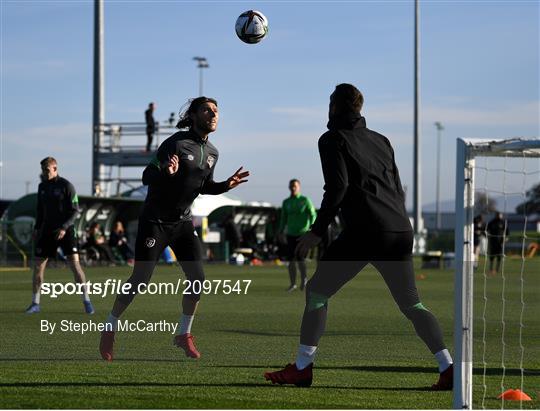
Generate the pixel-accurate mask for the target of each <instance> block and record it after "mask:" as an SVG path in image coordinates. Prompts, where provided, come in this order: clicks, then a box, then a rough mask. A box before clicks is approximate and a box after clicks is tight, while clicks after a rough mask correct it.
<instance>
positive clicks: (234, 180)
mask: <svg viewBox="0 0 540 411" xmlns="http://www.w3.org/2000/svg"><path fill="white" fill-rule="evenodd" d="M243 168H244V167H243V166H242V167H240V168H239V169H238V170H236V173H234V174H233V175H232V176H230V177H229V178H228V179H227V182H228V183H229V190H230V189H233V188H235V187H238V186H239V185H240V184H242V183H245V182H246V181H248V180H246V179H245V178H246V177H249V171H247V170H246V171H242V170H243Z"/></svg>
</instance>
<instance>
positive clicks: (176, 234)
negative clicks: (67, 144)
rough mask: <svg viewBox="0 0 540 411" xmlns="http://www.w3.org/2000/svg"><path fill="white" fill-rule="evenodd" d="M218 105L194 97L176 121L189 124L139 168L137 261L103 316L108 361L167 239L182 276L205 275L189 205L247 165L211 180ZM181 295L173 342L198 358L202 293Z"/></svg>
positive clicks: (222, 187)
mask: <svg viewBox="0 0 540 411" xmlns="http://www.w3.org/2000/svg"><path fill="white" fill-rule="evenodd" d="M218 118H219V115H218V108H217V102H216V100H214V99H211V98H207V97H198V98H196V99H194V100H192V101H191V104H190V105H189V108H188V109H187V110H186V111H185V113H183V114H182V115H181V116H180V121H179V122H178V125H177V127H178V128H179V129H183V128H187V127H189V130H188V131H179V132H177V133H176V134H173V135H172V136H171V137H169V138H168V139H167V140H165V141H164V142H163V143H162V144H161V145H160V147H159V149H158V151H157V154H156V157H155V158H154V159H153V160H152V162H151V163H150V164H149V165H148V166H147V167H146V169H145V170H144V172H143V183H144V184H145V185H148V195H147V196H146V200H145V202H144V207H143V211H142V213H141V216H140V219H139V228H138V231H137V240H136V243H135V267H134V268H133V274H132V275H131V277H130V278H129V279H128V280H127V281H126V283H129V284H131V285H132V289H131V291H130V292H129V293H125V294H119V295H118V296H117V298H116V301H115V303H114V306H113V309H112V311H111V314H110V315H109V318H108V319H107V323H106V325H107V330H106V331H105V332H103V333H102V336H101V343H100V352H101V356H102V358H103V359H105V360H107V361H112V359H113V344H114V333H115V331H116V330H117V323H118V317H120V315H121V314H122V313H123V312H124V311H125V309H126V308H127V307H128V305H129V304H130V303H131V301H132V300H133V298H134V297H135V293H137V291H139V288H138V287H140V286H141V284H147V283H148V282H149V281H150V277H151V276H152V272H153V270H154V268H155V265H156V263H157V261H158V259H159V256H160V255H161V253H162V251H163V249H164V248H165V247H166V246H167V245H170V246H171V248H172V249H173V251H174V253H175V255H176V257H177V260H178V261H179V263H180V265H181V267H182V270H183V271H184V273H185V274H186V277H187V278H188V279H189V280H191V281H192V282H193V281H196V280H198V281H201V282H202V281H204V271H203V265H202V251H201V244H200V242H199V238H198V236H197V232H196V231H195V229H194V227H193V223H192V221H191V205H192V203H193V200H195V198H196V197H197V196H198V195H199V194H221V193H224V192H226V191H228V190H230V189H232V188H235V187H237V186H238V185H240V184H242V183H244V182H246V181H247V180H246V177H248V176H249V172H248V171H243V170H242V167H240V168H239V169H238V170H237V171H236V172H235V173H234V174H233V175H232V176H231V177H230V178H228V179H227V180H225V181H223V182H219V183H218V182H215V181H214V169H215V167H216V163H217V160H218V157H219V153H218V150H217V149H216V147H215V146H214V145H213V144H212V143H210V142H209V141H208V135H209V134H210V133H212V132H214V131H215V130H216V128H217V124H218ZM192 290H193V293H192V294H191V295H188V294H186V295H184V297H183V300H182V312H183V314H182V316H181V318H180V321H179V327H178V328H179V329H178V334H177V335H176V336H175V338H174V344H175V345H176V346H178V347H180V348H182V349H184V351H185V353H186V355H187V356H188V357H192V358H199V357H200V353H199V352H198V351H197V349H196V348H195V345H194V344H193V336H192V335H191V324H192V322H193V316H194V314H195V311H196V309H197V304H198V302H199V299H200V293H196V291H197V288H193V289H192Z"/></svg>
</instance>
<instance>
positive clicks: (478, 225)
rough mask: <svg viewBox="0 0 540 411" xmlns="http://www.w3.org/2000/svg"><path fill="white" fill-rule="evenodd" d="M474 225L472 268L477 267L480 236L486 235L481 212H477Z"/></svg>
mask: <svg viewBox="0 0 540 411" xmlns="http://www.w3.org/2000/svg"><path fill="white" fill-rule="evenodd" d="M473 226H474V268H478V261H479V260H480V245H481V242H482V237H485V236H486V232H485V231H486V223H484V218H483V217H482V214H478V215H477V216H476V217H474V220H473Z"/></svg>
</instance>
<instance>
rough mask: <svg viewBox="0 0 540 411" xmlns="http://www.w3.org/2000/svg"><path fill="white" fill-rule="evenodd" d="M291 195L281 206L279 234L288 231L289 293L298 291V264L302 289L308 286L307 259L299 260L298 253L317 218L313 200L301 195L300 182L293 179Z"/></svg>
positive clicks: (290, 184)
mask: <svg viewBox="0 0 540 411" xmlns="http://www.w3.org/2000/svg"><path fill="white" fill-rule="evenodd" d="M289 191H290V192H291V195H290V196H289V197H287V198H286V199H285V200H283V204H282V205H281V217H280V221H279V232H280V233H281V232H283V230H284V229H286V231H285V234H286V236H287V259H288V260H289V266H288V269H289V279H290V285H289V288H288V289H287V291H288V292H291V291H294V290H296V264H298V268H299V270H300V289H301V290H303V289H304V287H305V285H306V259H305V258H299V257H298V256H297V255H296V253H295V250H296V246H297V245H298V240H299V239H300V237H301V236H302V235H304V234H305V233H306V232H307V231H308V230H309V228H310V227H311V224H313V223H314V221H315V218H316V217H317V212H316V211H315V207H313V203H312V202H311V200H310V199H309V198H308V197H306V196H303V195H302V194H301V193H300V180H298V179H296V178H293V179H292V180H291V181H289Z"/></svg>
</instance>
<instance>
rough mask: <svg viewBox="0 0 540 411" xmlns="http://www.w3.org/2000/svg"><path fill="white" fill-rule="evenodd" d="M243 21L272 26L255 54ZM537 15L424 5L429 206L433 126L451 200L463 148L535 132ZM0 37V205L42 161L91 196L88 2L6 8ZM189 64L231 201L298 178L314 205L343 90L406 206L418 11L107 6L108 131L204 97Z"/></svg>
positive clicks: (379, 6) (521, 5) (315, 5)
mask: <svg viewBox="0 0 540 411" xmlns="http://www.w3.org/2000/svg"><path fill="white" fill-rule="evenodd" d="M247 9H258V10H261V11H262V12H263V13H264V14H265V15H266V16H267V17H268V19H269V22H270V33H269V35H268V37H267V38H266V39H265V40H264V41H263V42H262V43H260V44H258V45H246V44H243V43H242V42H240V41H239V40H238V39H237V38H236V35H235V33H234V22H235V20H236V17H237V16H238V15H239V14H240V13H241V12H242V11H244V10H247ZM539 17H540V16H539V3H538V1H530V2H519V1H508V2H504V1H499V2H494V1H493V2H487V1H482V2H480V1H452V2H445V1H440V2H439V1H437V2H435V1H423V2H421V47H422V49H421V76H422V79H421V110H422V159H423V163H422V169H423V173H422V183H423V184H422V197H423V202H424V203H433V201H434V199H435V170H436V163H435V148H436V146H435V141H436V139H435V137H436V131H435V127H434V126H433V123H434V122H435V121H440V122H442V123H443V125H444V126H445V130H444V132H443V142H442V153H443V154H442V172H441V176H442V180H443V184H442V187H443V191H442V195H441V196H442V199H444V200H450V199H453V196H454V188H453V187H454V173H455V166H454V162H455V140H456V138H457V137H513V136H529V137H532V136H538V135H539V134H540V130H539V107H540V106H539V100H540V99H539ZM1 26H2V28H1V30H2V31H1V51H2V55H1V69H2V89H1V100H2V101H1V102H2V106H1V115H2V124H1V133H2V144H1V153H0V154H1V160H2V167H1V190H0V197H2V198H11V199H14V198H17V197H19V196H20V195H22V194H24V192H25V188H26V187H25V181H31V184H30V190H31V191H33V190H35V189H36V188H37V183H38V181H37V175H38V173H39V160H40V159H41V158H43V157H45V156H46V155H53V156H55V157H57V158H58V160H59V162H60V172H61V174H62V175H63V176H65V177H66V178H68V179H70V180H71V181H72V182H73V183H74V184H75V185H76V188H77V190H78V191H79V192H80V193H82V194H88V193H89V192H90V185H91V184H90V179H91V134H90V131H91V121H92V50H93V49H92V29H93V3H92V2H82V1H71V2H66V1H57V2H47V1H40V2H37V1H34V2H30V1H16V2H15V1H5V0H4V1H2V2H1ZM198 55H201V56H205V57H206V58H207V59H208V61H209V63H210V68H209V69H208V70H206V71H205V87H204V93H205V94H206V95H209V96H212V97H215V98H217V100H218V101H219V105H220V111H221V120H220V125H219V129H218V131H217V132H216V133H214V134H213V135H211V139H212V140H213V141H214V143H215V144H216V146H217V147H218V148H219V149H220V153H221V157H220V161H219V164H218V166H217V169H216V177H217V178H221V179H222V178H226V177H228V176H229V175H230V174H231V173H232V172H233V171H234V170H235V169H236V168H237V167H238V166H240V165H244V166H245V167H246V168H248V169H249V170H251V172H252V174H253V175H252V177H251V179H250V182H249V183H248V184H246V185H244V186H243V187H241V188H239V189H238V190H236V191H235V193H234V194H236V195H237V196H239V197H240V198H242V199H243V200H246V201H252V200H259V201H261V200H264V201H270V202H272V203H274V204H279V203H280V202H281V200H282V198H283V197H285V196H286V195H287V182H288V180H289V179H290V178H291V177H296V178H299V179H300V180H302V182H303V191H304V193H305V194H307V195H309V196H310V197H312V198H313V200H314V202H315V203H319V202H320V199H321V195H322V185H323V181H322V174H321V172H320V165H319V159H318V153H317V144H316V143H317V139H318V137H319V136H320V135H321V134H322V133H323V132H324V131H325V130H326V128H325V125H326V121H327V106H328V96H329V95H330V93H331V92H332V90H333V88H334V86H335V85H336V84H338V83H341V82H349V83H353V84H355V85H356V86H357V87H358V88H359V89H360V90H362V92H363V93H364V96H365V106H364V113H363V114H364V115H365V117H366V119H367V124H368V127H370V128H372V129H374V130H376V131H378V132H380V133H382V134H384V135H386V136H387V137H388V138H389V139H390V140H391V141H392V143H393V145H394V148H395V152H396V160H397V163H398V166H399V168H400V172H401V176H402V180H403V183H404V184H405V185H406V186H407V187H408V189H409V192H410V193H412V158H413V152H412V150H413V146H412V139H413V82H412V79H413V2H412V1H399V2H398V1H394V2H383V1H380V2H375V1H369V2H368V1H357V2H354V1H348V2H339V1H332V2H330V1H326V2H314V1H303V2H298V1H297V2H294V1H287V2H278V1H269V2H259V1H253V2H229V1H222V2H215V1H214V2H205V1H197V2H181V1H177V2H172V1H168V2H161V1H152V2H127V1H123V2H120V1H106V2H105V65H106V70H105V98H106V114H105V117H106V121H122V122H126V121H143V111H144V109H145V108H146V106H147V104H148V102H149V101H155V102H157V105H158V107H157V111H156V113H155V117H156V119H158V120H160V121H162V120H165V119H166V118H167V117H168V115H169V113H170V112H173V111H175V112H177V111H178V109H179V108H180V107H181V106H182V105H183V104H184V103H185V101H186V100H187V99H188V98H189V97H194V96H196V95H197V93H198V70H197V69H196V68H195V62H193V61H192V57H193V56H198ZM140 143H141V144H143V143H144V141H141V142H140ZM140 172H141V170H133V172H132V173H129V174H133V173H134V174H135V175H137V174H140ZM409 200H410V196H409ZM408 205H409V206H410V201H408Z"/></svg>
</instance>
